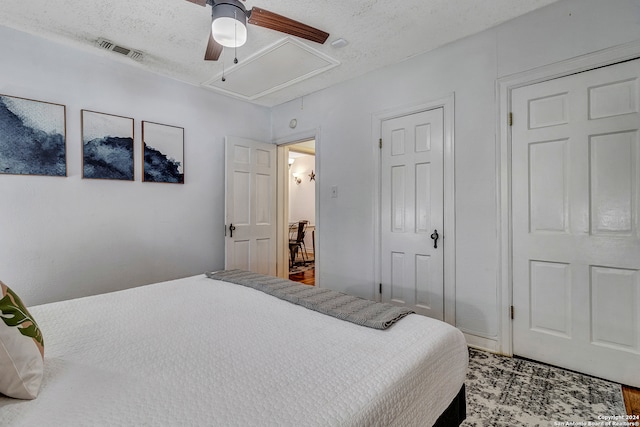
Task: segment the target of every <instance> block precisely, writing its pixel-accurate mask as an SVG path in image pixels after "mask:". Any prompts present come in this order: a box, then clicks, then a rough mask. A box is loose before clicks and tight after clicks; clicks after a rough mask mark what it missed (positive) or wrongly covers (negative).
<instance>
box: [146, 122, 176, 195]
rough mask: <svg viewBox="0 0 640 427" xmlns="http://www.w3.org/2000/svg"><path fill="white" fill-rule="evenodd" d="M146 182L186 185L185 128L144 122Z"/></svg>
mask: <svg viewBox="0 0 640 427" xmlns="http://www.w3.org/2000/svg"><path fill="white" fill-rule="evenodd" d="M142 150H143V159H144V160H143V174H142V180H143V181H145V182H169V183H176V184H184V128H181V127H176V126H169V125H163V124H159V123H153V122H145V121H143V122H142Z"/></svg>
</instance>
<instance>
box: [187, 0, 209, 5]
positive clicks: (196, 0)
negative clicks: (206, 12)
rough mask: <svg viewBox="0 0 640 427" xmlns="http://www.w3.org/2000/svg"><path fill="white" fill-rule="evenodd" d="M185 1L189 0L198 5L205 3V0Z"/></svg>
mask: <svg viewBox="0 0 640 427" xmlns="http://www.w3.org/2000/svg"><path fill="white" fill-rule="evenodd" d="M187 1H190V2H191V3H195V4H199V5H200V6H206V5H207V0H187Z"/></svg>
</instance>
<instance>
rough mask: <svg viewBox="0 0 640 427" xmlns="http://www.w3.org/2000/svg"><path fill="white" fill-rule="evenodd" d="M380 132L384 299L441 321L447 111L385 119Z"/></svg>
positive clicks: (442, 311)
mask: <svg viewBox="0 0 640 427" xmlns="http://www.w3.org/2000/svg"><path fill="white" fill-rule="evenodd" d="M381 133H382V140H383V144H382V159H381V167H382V171H381V179H382V187H381V188H382V191H381V193H382V194H381V215H380V218H381V226H382V230H381V257H382V260H381V278H382V299H383V301H385V302H390V303H392V304H397V305H403V306H407V307H409V308H411V309H413V310H415V311H416V312H417V313H419V314H424V315H426V316H430V317H434V318H436V319H440V320H443V318H444V275H443V271H444V256H443V245H444V241H443V237H444V236H443V194H444V187H443V184H444V183H443V161H444V157H443V143H444V134H443V109H442V108H437V109H434V110H429V111H424V112H420V113H415V114H411V115H408V116H403V117H398V118H394V119H389V120H384V121H383V122H382V132H381ZM436 233H437V234H438V239H437V240H435V239H434V238H435V235H436ZM436 246H437V247H436Z"/></svg>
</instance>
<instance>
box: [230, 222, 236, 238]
mask: <svg viewBox="0 0 640 427" xmlns="http://www.w3.org/2000/svg"><path fill="white" fill-rule="evenodd" d="M235 229H236V228H235V227H234V226H233V224H229V234H230V236H229V237H233V230H235Z"/></svg>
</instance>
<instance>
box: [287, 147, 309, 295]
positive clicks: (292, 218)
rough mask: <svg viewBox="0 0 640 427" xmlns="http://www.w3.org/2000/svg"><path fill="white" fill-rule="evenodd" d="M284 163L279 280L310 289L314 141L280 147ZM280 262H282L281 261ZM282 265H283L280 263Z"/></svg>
mask: <svg viewBox="0 0 640 427" xmlns="http://www.w3.org/2000/svg"><path fill="white" fill-rule="evenodd" d="M279 150H282V153H281V154H280V155H281V157H280V158H281V159H282V160H284V159H286V165H287V170H286V174H285V173H283V174H282V175H281V176H282V177H284V176H285V175H286V179H283V180H281V188H282V190H283V191H282V192H279V193H281V194H282V197H283V199H284V200H282V201H283V202H284V203H282V204H281V210H282V211H283V212H281V214H282V218H283V225H284V227H282V230H283V234H286V236H282V237H283V238H284V241H285V242H288V243H287V244H285V245H284V247H283V250H284V252H285V255H284V257H283V258H286V262H287V266H286V268H283V270H284V271H283V274H282V276H286V277H288V278H289V279H290V280H294V281H296V282H300V283H304V284H307V285H312V286H314V285H315V284H316V280H315V277H316V276H315V267H316V256H315V254H316V179H315V173H316V170H317V169H316V159H315V140H314V139H311V140H305V141H301V142H296V143H293V144H288V145H284V146H280V147H279ZM283 261H284V260H283ZM283 264H284V262H283ZM283 267H284V266H283Z"/></svg>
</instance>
